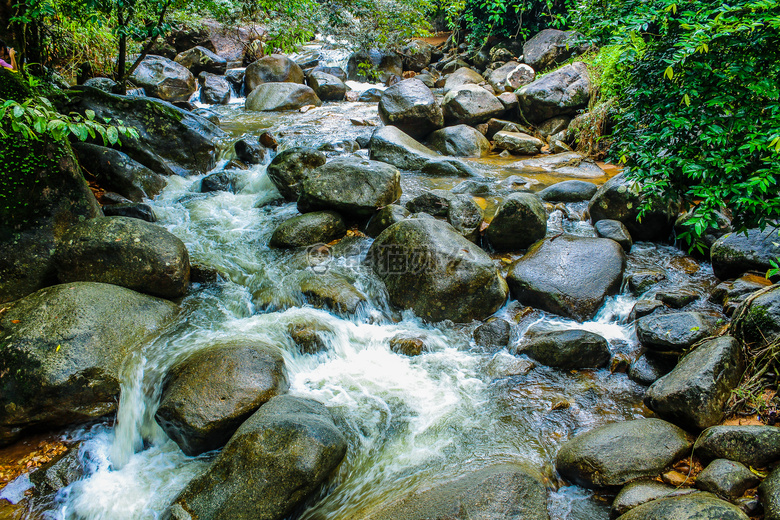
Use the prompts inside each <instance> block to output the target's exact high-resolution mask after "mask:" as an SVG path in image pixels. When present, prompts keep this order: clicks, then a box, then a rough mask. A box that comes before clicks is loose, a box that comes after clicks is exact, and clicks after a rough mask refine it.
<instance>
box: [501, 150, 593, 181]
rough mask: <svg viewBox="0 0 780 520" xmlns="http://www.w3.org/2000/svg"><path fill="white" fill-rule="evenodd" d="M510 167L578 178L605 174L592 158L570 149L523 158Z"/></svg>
mask: <svg viewBox="0 0 780 520" xmlns="http://www.w3.org/2000/svg"><path fill="white" fill-rule="evenodd" d="M511 167H512V169H513V170H517V171H518V172H519V173H521V174H548V175H558V176H561V177H573V178H579V179H598V178H604V177H606V175H607V174H606V173H605V172H604V170H602V169H601V167H599V165H598V164H596V163H595V162H594V161H593V160H591V159H588V158H587V157H585V156H583V155H581V154H578V153H576V152H571V151H569V152H561V153H555V154H553V155H547V156H543V157H536V158H533V159H524V160H522V161H518V162H516V163H512V165H511Z"/></svg>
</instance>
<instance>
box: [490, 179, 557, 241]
mask: <svg viewBox="0 0 780 520" xmlns="http://www.w3.org/2000/svg"><path fill="white" fill-rule="evenodd" d="M546 233H547V212H546V211H545V209H544V206H543V205H542V202H541V201H540V200H539V197H537V196H536V195H534V194H531V193H512V194H510V195H509V196H508V197H506V198H505V199H504V202H502V203H501V206H499V208H498V210H497V211H496V215H495V217H493V220H492V221H491V222H490V226H489V227H488V229H487V234H486V236H487V239H488V241H489V242H490V245H491V246H492V247H493V248H494V249H495V250H496V251H519V250H521V249H525V248H527V247H529V246H530V245H531V244H533V243H535V242H536V241H538V240H541V239H542V238H544V235H545V234H546Z"/></svg>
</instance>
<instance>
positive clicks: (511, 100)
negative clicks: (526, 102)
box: [496, 92, 520, 115]
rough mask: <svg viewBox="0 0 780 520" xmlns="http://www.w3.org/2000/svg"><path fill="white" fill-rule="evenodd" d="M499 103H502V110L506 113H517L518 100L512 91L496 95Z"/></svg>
mask: <svg viewBox="0 0 780 520" xmlns="http://www.w3.org/2000/svg"><path fill="white" fill-rule="evenodd" d="M496 97H497V98H498V100H499V101H501V104H502V105H504V110H505V111H506V113H507V114H510V115H512V114H515V113H517V108H518V107H519V106H520V102H519V101H518V100H517V94H515V93H514V92H502V93H501V94H499V95H498V96H496Z"/></svg>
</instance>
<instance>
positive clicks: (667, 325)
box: [636, 312, 717, 353]
mask: <svg viewBox="0 0 780 520" xmlns="http://www.w3.org/2000/svg"><path fill="white" fill-rule="evenodd" d="M716 321H717V320H716V318H714V317H713V316H709V315H707V314H702V313H700V312H675V313H672V314H661V315H653V316H646V317H644V318H641V319H639V320H637V322H636V334H637V336H638V337H639V342H640V343H641V344H642V346H643V347H645V348H648V349H650V350H653V351H656V352H676V353H682V352H683V351H684V350H685V349H687V348H688V347H690V346H691V345H693V344H694V343H697V342H699V341H701V340H703V339H704V338H706V337H708V336H710V335H712V333H713V332H714V331H715V327H716Z"/></svg>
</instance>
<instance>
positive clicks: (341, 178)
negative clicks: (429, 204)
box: [298, 157, 401, 218]
mask: <svg viewBox="0 0 780 520" xmlns="http://www.w3.org/2000/svg"><path fill="white" fill-rule="evenodd" d="M400 197H401V174H400V172H399V171H398V170H397V169H395V168H394V167H393V166H390V165H389V164H384V163H381V162H378V161H370V160H367V159H359V158H356V157H339V158H336V159H333V160H332V161H330V162H329V163H326V164H324V165H322V166H320V167H318V168H316V169H314V170H312V171H311V172H310V173H309V174H308V175H307V176H306V177H305V178H304V179H303V182H302V183H301V196H300V198H299V199H298V210H299V211H300V212H301V213H306V212H310V211H317V210H321V209H325V210H334V211H338V212H339V213H341V214H343V215H345V216H349V217H356V218H362V217H370V216H371V215H373V214H374V213H375V212H376V210H378V209H379V208H382V207H384V206H387V205H388V204H392V203H393V202H395V201H397V200H398V199H399V198H400Z"/></svg>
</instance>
